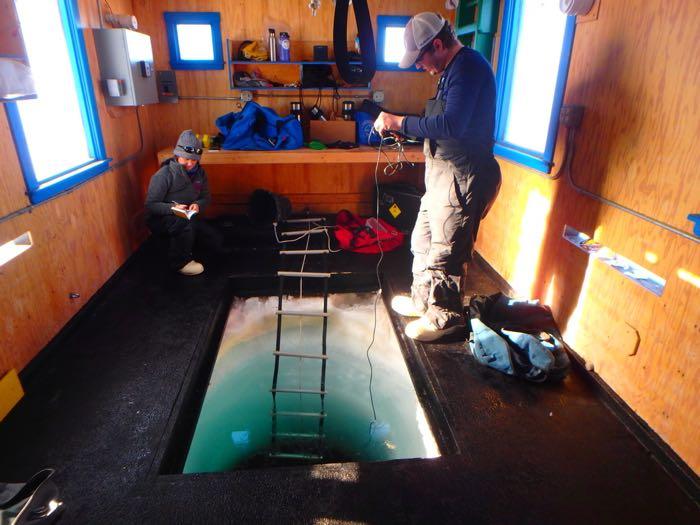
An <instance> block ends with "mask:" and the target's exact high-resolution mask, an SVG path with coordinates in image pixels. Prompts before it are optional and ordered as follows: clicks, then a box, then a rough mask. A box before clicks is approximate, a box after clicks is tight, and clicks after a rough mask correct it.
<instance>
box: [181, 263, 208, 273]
mask: <svg viewBox="0 0 700 525" xmlns="http://www.w3.org/2000/svg"><path fill="white" fill-rule="evenodd" d="M203 271H204V266H202V265H201V264H200V263H198V262H197V261H190V262H188V263H187V264H186V265H185V266H183V267H182V268H180V269H179V270H178V272H180V273H181V274H182V275H199V274H200V273H202V272H203Z"/></svg>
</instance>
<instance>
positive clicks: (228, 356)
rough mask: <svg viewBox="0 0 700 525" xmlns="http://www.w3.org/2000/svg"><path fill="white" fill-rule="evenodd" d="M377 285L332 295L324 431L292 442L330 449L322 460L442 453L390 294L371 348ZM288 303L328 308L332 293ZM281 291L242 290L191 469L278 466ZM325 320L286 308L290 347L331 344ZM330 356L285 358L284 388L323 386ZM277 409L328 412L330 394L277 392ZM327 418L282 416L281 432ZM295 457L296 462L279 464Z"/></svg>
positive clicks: (313, 429) (285, 343)
mask: <svg viewBox="0 0 700 525" xmlns="http://www.w3.org/2000/svg"><path fill="white" fill-rule="evenodd" d="M374 299H375V294H373V293H369V294H337V295H331V296H329V307H328V312H329V316H328V335H327V354H328V356H329V359H328V361H327V365H326V366H327V368H326V391H327V392H328V393H327V394H326V396H325V411H326V413H327V417H326V418H325V420H324V424H323V433H324V436H325V437H324V439H323V440H322V441H320V442H319V441H318V440H315V439H314V440H300V441H298V442H295V443H291V442H289V443H285V442H284V440H278V445H279V446H280V447H282V446H286V445H290V446H292V445H293V446H294V447H296V448H298V447H302V448H305V449H306V451H307V452H308V453H313V454H316V453H319V452H321V453H322V459H320V460H317V461H315V462H342V461H384V460H390V459H398V458H418V457H421V458H424V457H435V456H438V455H439V452H438V448H437V445H436V443H435V440H434V438H433V435H432V433H431V431H430V428H429V425H428V423H427V420H426V418H425V414H424V412H423V409H422V407H421V405H420V402H419V401H418V398H417V397H416V394H415V391H414V389H413V385H412V383H411V378H410V376H409V373H408V369H407V368H406V364H405V362H404V360H403V356H402V355H401V350H400V348H399V343H398V341H397V339H396V336H395V334H394V331H393V328H392V326H391V322H390V320H389V316H388V314H387V312H386V310H385V308H384V305H383V302H382V301H381V300H379V301H378V304H377V331H376V338H375V342H374V345H373V346H372V349H371V350H370V357H371V360H372V365H373V380H372V394H373V398H374V405H375V410H376V419H374V416H373V411H372V406H371V403H370V394H369V379H370V368H369V364H368V362H367V358H366V350H367V346H368V345H369V343H370V340H371V336H372V326H373V319H374ZM284 307H285V309H290V310H320V309H321V308H322V298H319V297H309V298H303V299H299V298H292V297H286V298H285V300H284ZM276 310H277V297H252V298H237V299H235V300H234V303H233V305H232V307H231V311H230V314H229V317H228V320H227V323H226V327H225V329H224V334H223V337H222V341H221V346H220V348H219V353H218V355H217V359H216V363H215V365H214V369H213V371H212V375H211V379H210V383H209V388H208V390H207V393H206V395H205V398H204V403H203V405H202V410H201V413H200V417H199V420H198V422H197V427H196V429H195V433H194V437H193V440H192V443H191V445H190V449H189V452H188V455H187V460H186V463H185V468H184V472H185V473H193V472H221V471H228V470H233V469H236V468H249V467H256V466H270V465H274V464H275V461H279V460H274V459H271V458H270V455H269V452H270V450H271V445H272V432H271V431H272V416H271V411H272V394H271V393H270V387H271V386H272V375H273V369H274V360H275V359H274V356H273V355H272V352H273V351H274V349H275V341H276V330H277V316H276V315H275V311H276ZM322 323H323V321H322V319H321V318H310V317H285V318H284V319H283V325H282V338H281V341H282V345H281V346H282V348H281V350H282V351H283V352H284V351H286V352H301V353H314V354H316V353H317V354H320V353H321V339H322ZM320 377H321V361H320V360H318V359H299V358H296V357H280V368H279V378H278V388H284V387H290V388H307V389H316V390H318V389H319V386H320ZM277 410H278V411H281V410H284V411H296V412H319V411H320V396H319V395H312V394H298V393H294V394H283V393H278V394H277ZM318 421H319V420H318V419H317V418H310V417H299V416H293V417H282V416H279V417H278V418H277V422H278V423H277V432H287V433H318V431H319V425H318ZM279 464H289V463H279Z"/></svg>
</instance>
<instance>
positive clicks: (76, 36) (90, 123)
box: [5, 0, 112, 204]
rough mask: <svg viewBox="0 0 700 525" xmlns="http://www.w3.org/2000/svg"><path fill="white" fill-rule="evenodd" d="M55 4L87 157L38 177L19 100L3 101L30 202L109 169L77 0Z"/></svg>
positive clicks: (56, 192) (69, 187) (62, 0)
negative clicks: (68, 59) (76, 97)
mask: <svg viewBox="0 0 700 525" xmlns="http://www.w3.org/2000/svg"><path fill="white" fill-rule="evenodd" d="M58 8H59V12H60V16H61V22H62V25H63V31H64V35H65V38H66V46H67V47H68V56H69V58H70V62H71V69H72V73H73V80H74V82H75V89H76V93H77V95H78V104H79V106H80V114H81V118H82V120H83V125H84V128H85V135H86V136H85V138H86V141H87V146H88V153H89V154H90V156H91V157H92V159H91V160H88V161H87V162H84V163H83V164H79V165H77V166H73V167H72V168H70V169H68V170H65V171H62V172H59V173H56V174H54V175H52V176H51V177H49V178H47V179H44V180H41V181H39V180H38V179H37V177H36V172H35V171H34V165H33V163H32V158H31V154H30V152H29V144H28V142H27V137H26V133H25V130H24V125H23V124H22V117H21V115H20V112H19V108H18V106H17V104H18V103H21V102H7V103H5V112H6V114H7V119H8V122H9V124H10V130H11V132H12V136H13V139H14V142H15V149H16V150H17V156H18V158H19V162H20V167H21V168H22V175H23V176H24V182H25V184H26V186H27V195H28V197H29V200H30V201H31V203H32V204H38V203H40V202H42V201H45V200H47V199H50V198H51V197H54V196H55V195H57V194H59V193H62V192H64V191H66V190H68V189H71V188H73V187H74V186H77V185H78V184H81V183H83V182H85V181H87V180H89V179H91V178H93V177H96V176H97V175H99V174H101V173H104V172H105V171H107V170H108V169H109V162H110V161H111V160H112V159H111V158H109V157H107V153H106V150H105V146H104V140H103V138H102V127H101V125H100V118H99V114H98V111H97V103H96V101H95V93H94V91H93V88H92V76H91V74H90V63H89V61H88V58H87V52H86V48H85V39H84V38H83V34H82V30H81V29H80V13H79V11H78V5H77V0H58Z"/></svg>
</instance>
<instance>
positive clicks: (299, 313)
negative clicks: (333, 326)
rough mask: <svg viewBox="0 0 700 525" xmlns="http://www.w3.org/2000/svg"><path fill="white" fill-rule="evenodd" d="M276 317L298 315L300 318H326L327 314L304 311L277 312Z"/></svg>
mask: <svg viewBox="0 0 700 525" xmlns="http://www.w3.org/2000/svg"><path fill="white" fill-rule="evenodd" d="M277 315H298V316H301V317H328V312H320V311H309V312H307V311H304V310H277Z"/></svg>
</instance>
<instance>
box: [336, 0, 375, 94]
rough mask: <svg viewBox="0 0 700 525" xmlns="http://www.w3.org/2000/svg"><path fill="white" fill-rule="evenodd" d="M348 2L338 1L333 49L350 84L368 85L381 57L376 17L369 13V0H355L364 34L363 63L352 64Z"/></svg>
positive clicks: (361, 46) (354, 6)
mask: <svg viewBox="0 0 700 525" xmlns="http://www.w3.org/2000/svg"><path fill="white" fill-rule="evenodd" d="M348 2H349V0H336V2H335V18H334V19H333V49H334V51H335V62H336V64H337V65H338V73H340V76H341V77H342V79H343V80H345V82H348V83H349V84H367V83H369V81H370V80H372V78H373V77H374V72H375V71H376V69H377V56H376V52H375V48H374V33H373V32H372V19H371V18H370V16H369V7H368V6H367V0H353V3H352V8H353V10H354V12H355V21H356V22H357V29H358V32H359V36H360V50H361V51H362V55H361V57H362V65H351V64H350V53H349V52H348Z"/></svg>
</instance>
